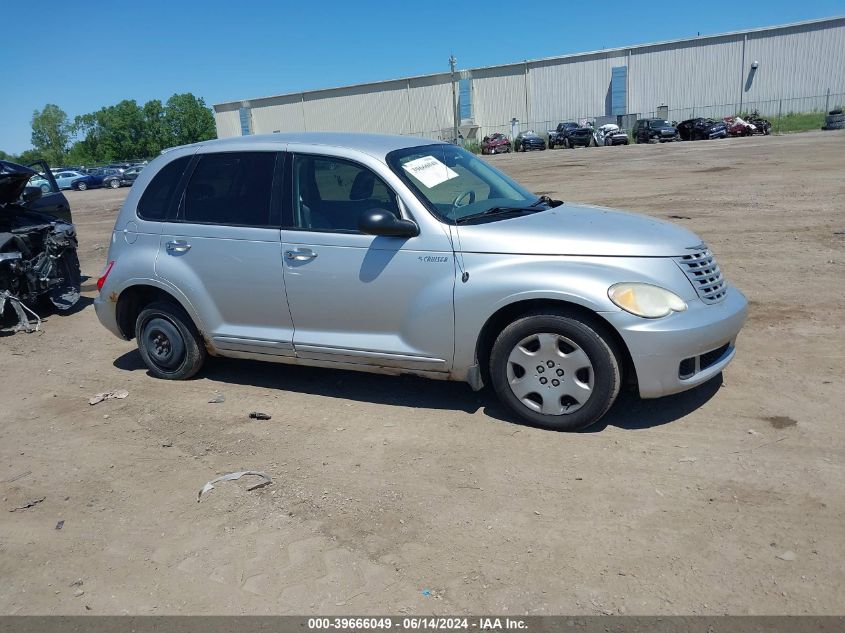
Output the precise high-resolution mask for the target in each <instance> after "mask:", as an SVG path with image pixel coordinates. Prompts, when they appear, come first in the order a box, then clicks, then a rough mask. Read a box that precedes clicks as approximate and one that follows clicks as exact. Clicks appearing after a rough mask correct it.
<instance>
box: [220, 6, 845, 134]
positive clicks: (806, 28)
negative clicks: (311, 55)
mask: <svg viewBox="0 0 845 633" xmlns="http://www.w3.org/2000/svg"><path fill="white" fill-rule="evenodd" d="M444 61H445V60H444ZM451 81H452V78H451V75H450V73H448V72H445V73H438V74H433V75H422V76H416V77H406V78H403V79H393V80H389V81H380V82H375V83H366V84H359V85H353V86H344V87H339V88H328V89H322V90H311V91H307V92H297V93H290V94H282V95H277V96H272V97H261V98H258V99H247V100H242V101H232V102H228V103H220V104H217V105H215V106H214V116H215V120H216V123H217V135H218V136H219V137H221V138H222V137H227V136H239V135H242V134H264V133H271V132H289V131H303V130H305V131H332V130H334V131H341V130H342V131H356V132H379V133H389V134H410V135H416V136H424V137H430V138H449V137H451V136H452V131H451V130H452V84H451ZM456 82H457V83H458V89H459V92H460V95H461V104H460V112H461V118H462V121H461V123H462V127H461V130H462V133H463V135H464V136H465V137H466V138H473V137H477V138H480V137H481V136H482V135H484V134H489V133H491V132H493V131H504V132H508V133H510V132H511V131H512V125H511V121H512V119H517V120H518V121H519V124H518V127H519V128H520V129H535V130H537V131H538V132H539V131H545V130H546V129H548V128H551V127H554V126H555V125H556V124H557V123H558V122H559V121H565V120H579V119H585V118H588V119H597V118H602V117H610V116H618V115H626V114H627V115H641V116H653V115H655V114H657V113H659V114H660V115H662V116H665V117H666V118H671V119H675V120H682V119H686V118H690V117H692V116H712V117H721V116H724V115H728V114H736V113H737V112H741V111H748V110H751V109H753V108H756V109H758V110H759V111H760V112H761V113H762V114H766V115H775V114H778V113H780V112H782V113H787V112H807V111H811V110H822V109H824V108H827V107H833V105H834V104H837V105H843V102H845V17H835V18H826V19H821V20H813V21H808V22H801V23H797V24H788V25H782V26H772V27H767V28H760V29H753V30H748V31H738V32H734V33H724V34H720V35H707V36H699V37H694V38H689V39H683V40H674V41H669V42H659V43H655V44H643V45H639V46H630V47H625V48H616V49H609V50H602V51H594V52H589V53H578V54H573V55H564V56H561V57H552V58H548V59H538V60H527V61H522V62H517V63H513V64H506V65H503V66H490V67H485V68H472V69H467V70H460V71H458V72H456ZM661 106H662V107H661Z"/></svg>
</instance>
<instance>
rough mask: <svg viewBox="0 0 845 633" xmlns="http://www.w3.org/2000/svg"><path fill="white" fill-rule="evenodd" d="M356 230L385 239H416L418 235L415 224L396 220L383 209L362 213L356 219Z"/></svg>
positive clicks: (418, 231) (418, 230)
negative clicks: (384, 237) (381, 236)
mask: <svg viewBox="0 0 845 633" xmlns="http://www.w3.org/2000/svg"><path fill="white" fill-rule="evenodd" d="M358 230H359V231H361V233H365V234H367V235H383V236H386V237H416V236H417V235H419V234H420V227H418V226H417V225H416V223H414V222H412V221H411V220H403V219H401V218H397V217H396V216H395V215H393V214H392V213H391V212H390V211H385V210H384V209H371V210H370V211H364V213H362V214H361V217H360V218H358Z"/></svg>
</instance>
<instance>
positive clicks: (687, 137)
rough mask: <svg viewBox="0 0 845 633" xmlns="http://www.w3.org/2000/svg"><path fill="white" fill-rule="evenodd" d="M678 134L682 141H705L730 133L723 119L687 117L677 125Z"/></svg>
mask: <svg viewBox="0 0 845 633" xmlns="http://www.w3.org/2000/svg"><path fill="white" fill-rule="evenodd" d="M675 129H677V130H678V136H679V137H680V139H681V140H682V141H705V140H710V139H714V138H725V137H726V136H727V135H728V128H727V126H726V125H725V124H724V122H723V121H715V120H713V119H705V118H704V117H698V118H697V119H687V120H686V121H681V122H680V123H678V124H677V125H676V126H675Z"/></svg>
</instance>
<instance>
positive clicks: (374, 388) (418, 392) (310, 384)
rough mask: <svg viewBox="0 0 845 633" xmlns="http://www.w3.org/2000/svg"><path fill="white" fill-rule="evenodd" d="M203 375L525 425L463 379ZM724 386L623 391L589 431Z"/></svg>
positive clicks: (647, 420)
mask: <svg viewBox="0 0 845 633" xmlns="http://www.w3.org/2000/svg"><path fill="white" fill-rule="evenodd" d="M114 366H115V367H116V368H118V369H121V370H123V371H144V372H146V371H147V369H146V366H145V365H144V362H143V360H142V359H141V355H140V354H139V353H138V350H132V351H131V352H127V353H126V354H124V355H123V356H121V357H119V358H118V359H116V360H115V361H114ZM199 377H200V378H205V379H207V380H211V381H213V382H218V383H223V384H230V385H236V386H237V385H244V386H250V387H262V388H265V389H279V390H284V391H292V392H296V393H307V394H314V395H319V396H323V397H327V398H337V399H339V400H351V401H356V402H366V403H372V404H384V405H390V406H399V407H413V408H420V409H440V410H452V411H463V412H464V413H469V414H473V413H476V412H477V411H479V410H482V411H483V413H484V414H485V415H487V416H489V417H491V418H494V419H496V420H499V421H501V422H506V423H509V424H521V423H520V421H519V420H518V419H517V418H516V417H515V416H514V415H511V414H510V412H509V411H508V410H507V409H505V407H504V406H502V405H501V404H500V403H499V401H498V399H497V398H496V396H495V395H494V394H493V392H492V390H491V389H489V388H485V389H484V390H483V391H479V392H474V391H472V390H471V389H470V388H469V386H468V385H466V384H464V383H461V382H449V381H440V380H427V379H424V378H418V377H416V376H382V375H378V374H368V373H363V372H356V371H345V370H339V369H323V368H318V367H301V366H296V365H284V364H278V363H270V362H260V361H251V360H235V359H227V358H213V359H209V362H208V363H207V364H206V366H205V368H204V369H203V370H202V372H200V374H199ZM721 385H722V374H718V375H717V376H715V377H714V378H712V379H711V380H709V381H708V382H706V383H705V384H703V385H701V386H699V387H697V388H695V389H692V390H690V391H685V392H683V393H680V394H676V395H673V396H668V397H665V398H659V399H656V400H643V399H642V398H640V397H639V396H638V395H637V394H636V393H635V390H634V389H631V388H628V389H623V391H622V393H620V394H619V398H618V399H617V401H616V403H615V404H614V405H613V407H611V409H610V411H609V412H608V413H607V415H605V417H604V418H602V420H600V421H599V422H598V423H597V424H595V425H593V426H592V427H590V428H589V429H587V430H586V432H592V433H595V432H599V431H603V430H604V429H606V428H607V427H608V426H614V427H617V428H620V429H626V430H638V429H648V428H651V427H655V426H660V425H663V424H668V423H670V422H674V421H675V420H678V419H680V418H683V417H684V416H686V415H688V414H690V413H692V412H693V411H695V410H696V409H698V408H699V407H701V406H702V405H703V404H704V403H706V402H707V401H708V400H710V398H712V397H713V396H714V395H715V394H716V392H717V391H718V390H719V388H720V387H721Z"/></svg>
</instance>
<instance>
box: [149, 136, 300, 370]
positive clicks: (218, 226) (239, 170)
mask: <svg viewBox="0 0 845 633" xmlns="http://www.w3.org/2000/svg"><path fill="white" fill-rule="evenodd" d="M284 160H285V154H283V153H279V152H275V151H259V152H213V153H211V152H210V153H202V154H198V155H197V156H196V157H195V159H194V163H193V166H192V170H191V173H190V175H189V176H188V177H187V179H186V185H185V186H184V189H183V190H182V193H181V198H180V200H179V203H178V205H177V207H176V209H175V217H173V218H171V220H170V221H169V222H167V223H166V224H165V225H164V228H163V230H162V235H161V243H160V248H159V254H158V258H157V260H156V274H158V275H159V276H161V277H162V278H164V279H166V280H167V281H169V282H171V283H172V284H174V285H176V286H177V287H178V288H179V289H180V290H181V291H182V292H183V293H184V294H185V295H186V296H187V298H188V300H189V301H190V302H191V304H192V305H193V307H194V308H195V310H196V311H197V313H198V314H199V315H200V318H201V320H202V322H203V325H204V327H205V330H206V332H205V334H206V335H207V336H208V337H209V338H210V339H211V340H212V342H213V344H214V346H215V347H216V348H218V349H220V350H224V351H229V352H235V353H237V352H249V353H252V354H266V355H281V356H292V355H293V344H292V334H293V324H292V322H291V317H290V312H289V310H288V306H287V299H286V296H285V285H284V277H283V273H282V258H281V239H280V206H279V205H280V200H281V191H282V170H283V167H284ZM233 355H236V354H233Z"/></svg>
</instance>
